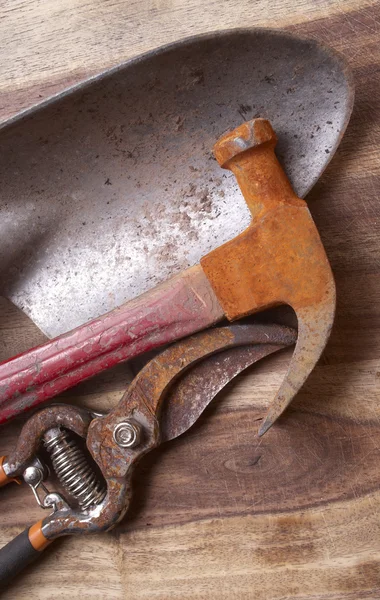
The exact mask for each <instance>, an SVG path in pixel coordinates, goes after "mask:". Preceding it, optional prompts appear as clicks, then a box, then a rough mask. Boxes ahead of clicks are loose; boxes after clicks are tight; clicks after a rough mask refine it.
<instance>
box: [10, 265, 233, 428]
mask: <svg viewBox="0 0 380 600" xmlns="http://www.w3.org/2000/svg"><path fill="white" fill-rule="evenodd" d="M222 318H223V311H222V309H221V307H220V305H219V303H218V301H217V299H216V296H215V294H214V292H213V291H212V289H211V287H210V284H209V283H208V280H207V279H206V277H205V275H204V274H203V271H202V269H201V267H199V266H196V267H192V268H191V269H188V270H187V271H185V272H183V273H182V274H181V275H178V276H177V277H173V278H172V279H170V280H169V281H167V282H166V283H164V284H161V285H160V286H157V287H156V288H154V289H153V290H152V291H150V292H147V293H146V294H143V295H142V296H139V298H137V299H135V300H132V301H130V302H127V303H126V304H124V305H122V306H121V307H119V308H116V309H115V310H113V311H111V312H109V313H107V314H106V315H103V316H102V317H99V318H98V319H94V320H93V321H90V322H89V323H86V324H85V325H82V326H81V327H77V328H76V329H74V330H73V331H70V332H69V333H66V334H64V335H62V336H60V337H58V338H55V339H53V340H50V341H48V342H46V343H45V344H43V345H41V346H38V347H36V348H33V349H32V350H29V351H27V352H24V353H23V354H20V355H19V356H16V357H15V358H12V359H10V360H8V361H5V362H3V363H1V364H0V423H4V422H5V421H7V420H9V419H11V418H13V417H14V416H16V415H17V414H20V413H22V412H24V411H25V410H28V409H29V408H32V407H34V406H36V405H38V404H40V403H41V402H44V401H45V400H48V399H49V398H52V397H54V396H56V395H57V394H60V393H61V392H63V391H64V390H67V389H68V388H70V387H72V386H74V385H76V384H77V383H79V382H80V381H83V380H84V379H88V378H89V377H92V376H93V375H96V374H97V373H99V372H100V371H103V370H104V369H108V368H109V367H112V366H113V365H116V364H117V363H119V362H122V361H125V360H128V359H130V358H133V357H135V356H137V355H139V354H142V353H143V352H146V351H148V350H152V349H153V348H157V347H158V346H161V345H163V344H167V343H169V342H173V341H175V340H178V339H180V338H182V337H185V336H187V335H190V334H191V333H194V332H196V331H200V330H201V329H204V328H206V327H208V326H210V325H212V324H214V323H216V322H217V321H219V320H220V319H222Z"/></svg>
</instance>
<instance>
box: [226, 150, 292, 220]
mask: <svg viewBox="0 0 380 600" xmlns="http://www.w3.org/2000/svg"><path fill="white" fill-rule="evenodd" d="M226 168H228V169H230V170H231V171H232V172H233V173H234V175H235V177H236V179H237V181H238V184H239V186H240V189H241V191H242V193H243V196H244V198H245V201H246V202H247V204H248V208H249V210H250V211H251V214H252V216H253V217H256V216H258V215H260V214H261V213H262V212H267V211H268V210H272V209H273V208H275V207H276V206H278V205H279V204H284V203H289V204H300V203H302V204H303V200H300V199H299V198H298V197H297V196H296V195H295V193H294V192H293V190H292V187H291V185H290V183H289V181H288V179H287V177H286V175H285V173H284V171H283V169H282V167H281V165H280V163H279V162H278V160H277V157H276V155H275V153H274V145H273V144H262V145H260V146H258V147H254V148H249V149H247V150H245V151H244V152H241V153H239V154H238V155H237V156H235V157H234V158H232V159H231V160H230V161H228V163H227V164H226Z"/></svg>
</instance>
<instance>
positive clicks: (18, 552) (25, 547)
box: [0, 527, 42, 591]
mask: <svg viewBox="0 0 380 600" xmlns="http://www.w3.org/2000/svg"><path fill="white" fill-rule="evenodd" d="M41 554H42V552H41V551H40V550H36V549H35V548H33V546H32V544H31V543H30V540H29V527H28V529H25V530H24V531H23V532H22V533H20V535H18V536H17V537H15V538H14V539H13V540H11V541H10V542H8V544H6V546H4V547H3V548H1V550H0V590H1V591H2V590H4V589H5V587H6V585H7V584H8V583H9V582H10V581H11V580H12V579H13V578H14V577H15V576H16V575H17V574H18V573H20V572H21V571H22V570H23V569H25V567H27V566H28V565H30V563H32V562H33V561H34V560H36V558H38V557H39V556H41Z"/></svg>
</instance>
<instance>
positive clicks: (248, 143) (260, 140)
mask: <svg viewBox="0 0 380 600" xmlns="http://www.w3.org/2000/svg"><path fill="white" fill-rule="evenodd" d="M261 144H271V145H272V146H273V148H274V147H275V146H276V144H277V136H276V133H275V132H274V130H273V127H272V125H271V124H270V122H269V121H268V120H267V119H253V120H252V121H247V122H246V123H243V124H242V125H240V126H239V127H237V128H236V129H234V130H233V131H229V132H228V133H226V134H225V135H223V136H222V137H221V138H220V139H219V140H218V141H217V143H216V144H215V146H214V155H215V158H216V160H217V161H218V163H219V164H220V166H221V167H223V168H224V169H228V168H229V167H228V166H227V163H228V161H229V160H231V159H233V158H235V157H236V156H237V155H239V154H241V153H242V152H244V151H245V150H250V149H251V148H256V147H257V146H260V145H261Z"/></svg>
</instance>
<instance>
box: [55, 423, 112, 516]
mask: <svg viewBox="0 0 380 600" xmlns="http://www.w3.org/2000/svg"><path fill="white" fill-rule="evenodd" d="M44 443H45V447H46V449H47V451H48V452H49V454H50V457H51V462H52V466H53V469H54V471H55V473H56V475H57V477H58V479H59V481H60V483H61V485H62V487H63V488H64V489H65V490H67V492H68V493H69V494H71V495H72V496H73V497H74V498H75V499H76V500H77V501H78V504H79V506H80V507H81V508H82V509H86V508H89V507H90V506H91V505H94V504H100V503H101V501H102V500H103V498H104V496H105V495H106V492H107V490H106V486H105V485H104V484H103V483H102V482H101V481H100V480H99V477H98V475H97V474H96V473H95V471H94V470H93V468H92V466H91V465H90V464H89V462H88V460H87V458H86V456H85V454H84V453H83V452H82V450H81V449H80V448H79V446H78V445H77V443H76V442H75V440H73V439H72V438H71V436H70V435H69V434H68V433H67V432H66V431H63V430H61V429H55V430H54V431H52V430H50V432H48V436H46V437H45V440H44Z"/></svg>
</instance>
